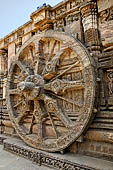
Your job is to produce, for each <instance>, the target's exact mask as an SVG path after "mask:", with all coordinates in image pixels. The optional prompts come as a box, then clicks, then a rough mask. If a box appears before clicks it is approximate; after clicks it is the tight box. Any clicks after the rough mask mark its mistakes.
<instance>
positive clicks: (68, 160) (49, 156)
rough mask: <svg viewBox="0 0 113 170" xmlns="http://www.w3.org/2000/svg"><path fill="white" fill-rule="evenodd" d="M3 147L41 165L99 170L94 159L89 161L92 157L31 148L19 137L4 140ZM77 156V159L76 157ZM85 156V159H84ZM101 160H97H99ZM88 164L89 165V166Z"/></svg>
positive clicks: (54, 167) (74, 169)
mask: <svg viewBox="0 0 113 170" xmlns="http://www.w3.org/2000/svg"><path fill="white" fill-rule="evenodd" d="M2 143H3V148H4V150H6V151H9V152H11V153H13V154H16V155H18V156H21V157H24V158H26V159H28V160H30V161H32V162H33V163H35V164H38V165H39V166H41V165H43V166H47V167H50V168H52V169H53V170H54V169H58V170H59V169H62V170H63V169H64V170H98V169H99V168H98V166H95V163H93V160H91V162H92V163H90V166H89V165H88V163H87V159H91V158H90V157H89V158H88V157H85V156H84V157H82V155H81V156H79V155H74V154H73V155H69V154H65V155H62V154H57V153H56V154H53V153H47V152H43V151H39V150H36V149H33V148H30V147H29V146H27V145H26V144H25V143H23V142H22V141H21V140H19V139H17V138H7V139H6V140H4V142H2ZM76 156H77V159H78V160H79V161H78V160H77V159H76ZM83 158H84V161H82V159H83ZM98 161H99V160H97V162H98ZM87 165H88V166H87Z"/></svg>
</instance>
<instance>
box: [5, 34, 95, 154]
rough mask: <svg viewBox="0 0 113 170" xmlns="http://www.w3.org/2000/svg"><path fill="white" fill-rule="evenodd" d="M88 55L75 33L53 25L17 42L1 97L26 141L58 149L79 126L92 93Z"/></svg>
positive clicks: (83, 124) (87, 116)
mask: <svg viewBox="0 0 113 170" xmlns="http://www.w3.org/2000/svg"><path fill="white" fill-rule="evenodd" d="M70 44H71V45H70ZM29 47H32V54H31V49H30V48H29ZM89 56H90V55H89V54H88V52H87V50H85V47H83V45H81V43H79V42H78V41H77V40H76V39H75V38H73V37H71V36H70V35H66V34H65V33H61V32H54V31H47V32H46V33H44V34H43V33H42V34H39V35H38V34H37V35H35V36H33V37H32V38H31V40H30V41H27V42H26V43H25V44H24V45H23V46H22V47H21V48H20V51H19V52H18V54H17V56H16V59H17V60H16V61H13V63H12V64H11V68H10V71H9V81H8V85H7V87H8V89H7V91H8V93H7V101H8V109H9V115H10V119H11V121H12V123H13V126H14V128H15V130H16V131H17V133H18V135H19V136H20V137H21V138H22V139H23V140H24V142H26V143H27V144H28V145H30V146H32V147H35V148H38V149H41V150H44V151H50V152H55V151H62V150H64V149H65V148H66V147H67V146H69V145H70V144H71V143H72V142H73V141H75V140H76V139H77V138H78V137H79V136H80V135H81V134H82V133H83V132H84V130H85V128H86V127H87V126H88V122H89V120H90V117H91V115H92V108H93V103H94V97H95V77H94V74H95V72H94V66H92V65H93V61H92V62H90V61H91V60H90V57H89ZM94 65H95V64H94ZM86 99H87V100H86Z"/></svg>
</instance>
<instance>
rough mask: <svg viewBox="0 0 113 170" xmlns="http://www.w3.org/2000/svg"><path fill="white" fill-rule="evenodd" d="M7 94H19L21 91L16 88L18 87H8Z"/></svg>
mask: <svg viewBox="0 0 113 170" xmlns="http://www.w3.org/2000/svg"><path fill="white" fill-rule="evenodd" d="M8 93H9V95H11V94H18V95H19V94H20V95H21V92H20V91H19V90H18V89H9V91H8Z"/></svg>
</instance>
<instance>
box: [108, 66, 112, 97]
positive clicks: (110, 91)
mask: <svg viewBox="0 0 113 170" xmlns="http://www.w3.org/2000/svg"><path fill="white" fill-rule="evenodd" d="M107 79H108V89H109V95H110V96H111V95H112V94H113V69H109V70H107Z"/></svg>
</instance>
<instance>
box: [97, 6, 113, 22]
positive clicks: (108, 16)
mask: <svg viewBox="0 0 113 170" xmlns="http://www.w3.org/2000/svg"><path fill="white" fill-rule="evenodd" d="M99 20H100V23H104V22H106V21H110V20H113V7H111V8H108V9H105V10H104V11H102V12H100V14H99Z"/></svg>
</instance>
